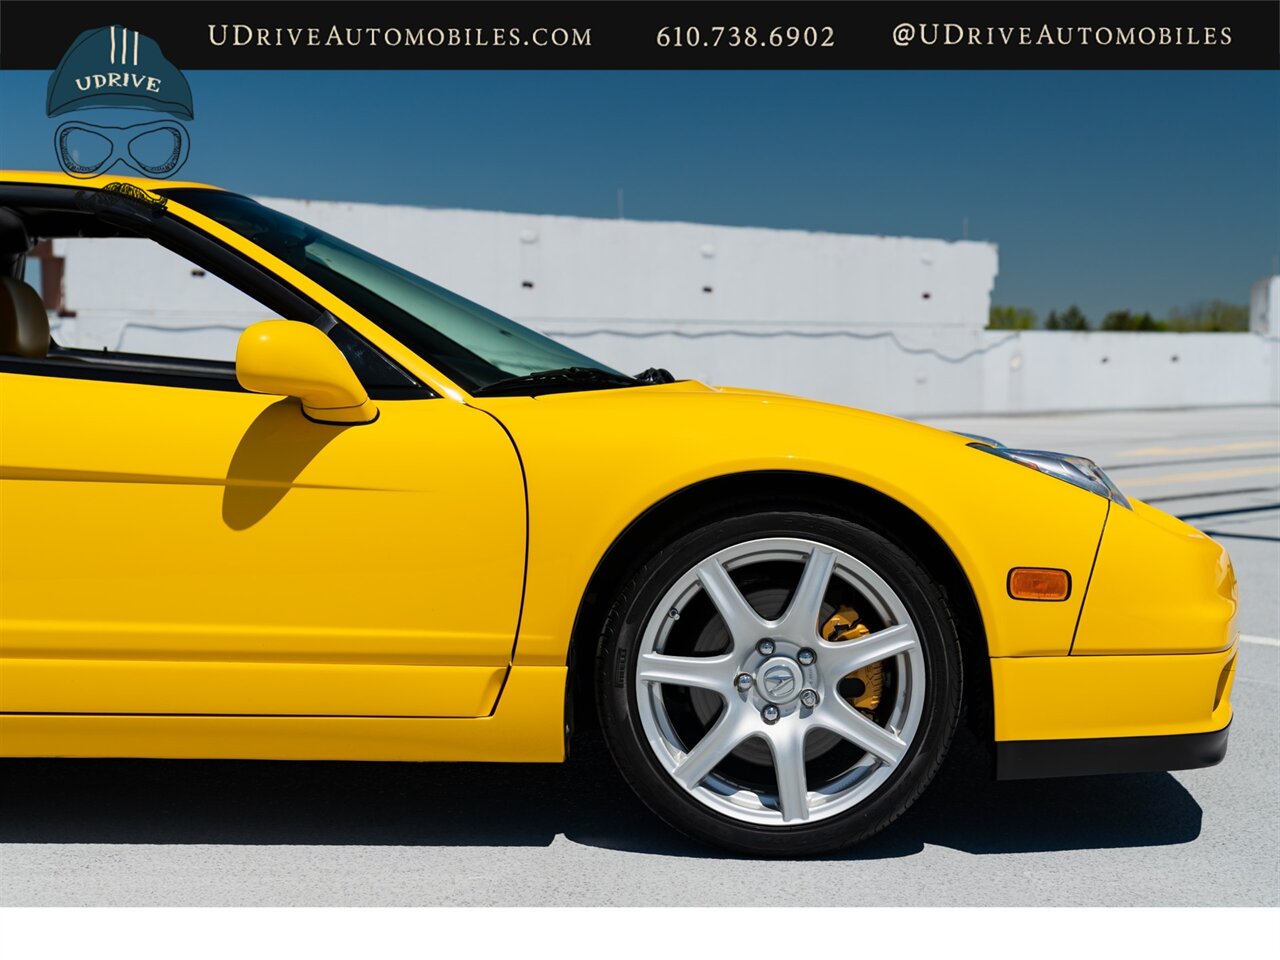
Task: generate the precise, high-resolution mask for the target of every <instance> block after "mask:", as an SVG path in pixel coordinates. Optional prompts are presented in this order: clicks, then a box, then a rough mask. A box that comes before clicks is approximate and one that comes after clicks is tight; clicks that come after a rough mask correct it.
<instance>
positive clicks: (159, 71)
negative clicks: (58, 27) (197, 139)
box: [45, 25, 195, 178]
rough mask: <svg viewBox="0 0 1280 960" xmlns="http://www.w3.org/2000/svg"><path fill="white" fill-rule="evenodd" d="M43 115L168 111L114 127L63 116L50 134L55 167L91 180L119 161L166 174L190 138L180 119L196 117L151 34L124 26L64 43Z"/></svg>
mask: <svg viewBox="0 0 1280 960" xmlns="http://www.w3.org/2000/svg"><path fill="white" fill-rule="evenodd" d="M45 107H46V113H47V114H48V116H49V117H57V116H62V115H63V114H67V113H73V112H79V111H82V110H93V111H94V113H93V114H91V115H92V116H93V117H94V118H95V119H99V118H106V119H116V117H117V115H116V113H115V111H116V110H143V111H149V112H151V113H154V114H161V115H166V116H165V118H163V119H155V120H151V121H148V122H145V123H138V124H132V125H125V126H113V125H108V124H106V123H88V122H86V121H83V120H80V119H74V120H67V121H65V122H64V123H62V124H61V125H60V126H59V127H58V129H57V131H56V132H55V133H54V151H55V153H56V154H57V158H58V164H59V166H61V167H62V169H63V170H64V171H66V172H67V173H69V174H71V176H73V177H95V176H99V175H101V174H104V173H107V172H108V171H109V170H110V169H111V168H112V167H114V166H116V165H117V164H123V165H125V166H127V167H131V168H132V169H133V170H135V171H137V172H138V173H141V174H143V175H144V176H148V177H157V178H166V177H171V176H173V174H174V173H176V172H177V171H178V169H179V168H180V167H181V166H182V165H183V164H184V163H186V161H187V156H188V154H189V152H190V144H191V139H190V135H189V134H188V133H187V130H186V127H184V126H183V124H182V123H181V122H180V121H181V120H194V119H195V111H194V109H193V108H192V102H191V86H190V84H188V83H187V78H186V77H184V76H183V75H182V72H181V71H180V70H179V69H178V68H177V67H175V66H174V65H173V64H171V63H170V62H169V61H168V60H166V59H165V57H164V54H162V53H161V52H160V46H159V45H158V44H157V43H156V42H155V41H154V40H152V39H151V38H150V37H147V36H144V35H142V34H140V33H139V32H138V31H137V30H130V29H129V28H127V27H122V26H118V25H115V26H109V27H97V28H95V29H93V30H86V31H84V32H83V33H82V34H80V36H78V37H76V39H75V41H74V42H73V43H72V44H71V46H70V47H68V48H67V52H66V53H65V54H63V55H62V60H61V61H60V62H59V63H58V66H57V69H55V70H54V72H53V75H52V76H51V77H50V78H49V88H48V93H47V97H46V104H45Z"/></svg>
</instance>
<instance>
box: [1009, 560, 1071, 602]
mask: <svg viewBox="0 0 1280 960" xmlns="http://www.w3.org/2000/svg"><path fill="white" fill-rule="evenodd" d="M1009 596H1011V597H1013V599H1015V600H1065V599H1067V597H1069V596H1071V574H1069V573H1067V571H1065V570H1057V569H1054V568H1052V567H1014V568H1013V569H1012V570H1010V571H1009Z"/></svg>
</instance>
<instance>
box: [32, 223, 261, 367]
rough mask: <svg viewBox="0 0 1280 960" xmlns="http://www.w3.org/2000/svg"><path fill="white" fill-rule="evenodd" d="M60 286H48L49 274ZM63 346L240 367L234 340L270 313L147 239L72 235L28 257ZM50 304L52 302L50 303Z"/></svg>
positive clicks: (34, 281)
mask: <svg viewBox="0 0 1280 960" xmlns="http://www.w3.org/2000/svg"><path fill="white" fill-rule="evenodd" d="M51 274H52V275H53V277H56V278H57V279H59V280H60V281H61V282H60V283H58V284H51V283H49V282H48V280H49V279H52V277H50V275H51ZM27 282H28V283H30V284H31V285H32V286H33V287H35V288H36V289H37V290H40V291H42V296H43V297H44V300H45V307H46V309H48V310H49V326H50V333H51V334H52V336H53V340H54V342H55V343H56V344H57V345H58V347H59V348H61V349H63V350H70V351H76V352H79V351H93V352H95V353H107V354H111V353H123V354H132V355H135V356H136V355H142V356H154V357H173V358H179V359H185V360H205V361H220V362H223V363H233V362H234V361H235V353H236V342H237V341H238V339H239V337H240V333H241V331H243V330H244V328H245V327H247V326H249V325H250V324H251V323H255V322H257V321H259V320H267V319H271V318H272V314H271V312H270V311H269V310H267V309H266V308H265V307H263V306H262V305H261V304H259V303H258V302H257V301H256V300H254V299H253V298H252V297H249V296H247V295H245V294H244V293H241V292H240V291H239V290H237V289H236V288H235V287H233V286H231V284H229V283H226V282H225V281H223V280H221V279H219V278H218V277H216V276H214V275H213V274H211V273H207V272H206V271H204V270H203V269H201V268H200V267H197V266H195V265H194V264H192V263H191V262H190V261H189V260H186V259H185V258H183V257H181V256H179V255H178V254H176V253H173V252H172V251H170V250H167V249H166V248H164V247H162V246H160V245H159V244H157V243H152V242H151V241H149V240H145V239H142V238H135V237H110V238H98V237H69V238H65V239H56V240H53V241H45V242H42V243H41V244H39V245H38V246H37V247H36V249H35V250H33V251H32V252H31V254H30V255H28V257H27ZM51 301H53V302H51Z"/></svg>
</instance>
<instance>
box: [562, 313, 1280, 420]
mask: <svg viewBox="0 0 1280 960" xmlns="http://www.w3.org/2000/svg"><path fill="white" fill-rule="evenodd" d="M548 332H550V333H552V334H553V335H559V337H560V338H561V339H563V340H564V341H565V342H566V343H568V344H570V345H571V346H573V347H574V348H575V349H578V350H582V351H583V352H584V353H587V354H588V355H590V356H594V357H597V358H598V359H600V360H604V361H605V362H607V363H610V364H611V365H613V366H621V368H622V369H625V370H630V371H636V370H639V369H641V368H643V367H645V366H650V365H653V366H667V367H669V368H670V369H671V370H672V372H673V373H675V374H676V375H677V376H685V377H694V378H696V379H699V380H705V381H707V382H709V383H717V384H730V385H735V386H750V387H759V388H763V389H771V390H779V391H782V392H784V393H793V394H798V395H800V396H807V397H814V398H816V399H820V400H828V401H832V402H836V403H844V404H848V405H851V406H857V407H868V408H871V409H874V410H881V411H886V412H889V413H896V414H901V415H906V416H924V415H934V416H942V415H949V414H973V413H1032V412H1052V411H1062V410H1098V409H1125V408H1130V409H1154V408H1177V407H1200V406H1235V405H1249V404H1276V403H1280V338H1271V339H1268V338H1264V337H1260V336H1257V335H1255V334H1249V333H1068V332H1065V331H1046V330H1030V331H1019V332H1009V331H999V330H982V331H957V332H955V333H952V334H951V335H945V334H942V333H940V332H937V331H934V332H931V333H929V334H928V335H914V336H913V335H911V334H910V333H899V332H897V331H882V332H875V333H873V332H870V331H831V330H819V329H811V330H796V331H788V332H785V333H782V334H779V335H771V336H758V335H757V336H753V335H752V332H751V331H744V330H733V329H724V328H721V329H719V330H713V329H703V330H697V329H689V328H684V329H680V330H667V331H660V330H654V331H650V332H649V333H646V334H644V335H641V336H637V335H636V334H635V332H634V331H629V332H628V334H629V335H624V334H618V333H613V334H592V335H589V336H576V335H573V332H572V331H565V330H548ZM566 332H567V333H568V334H569V335H567V336H566V335H565V334H566Z"/></svg>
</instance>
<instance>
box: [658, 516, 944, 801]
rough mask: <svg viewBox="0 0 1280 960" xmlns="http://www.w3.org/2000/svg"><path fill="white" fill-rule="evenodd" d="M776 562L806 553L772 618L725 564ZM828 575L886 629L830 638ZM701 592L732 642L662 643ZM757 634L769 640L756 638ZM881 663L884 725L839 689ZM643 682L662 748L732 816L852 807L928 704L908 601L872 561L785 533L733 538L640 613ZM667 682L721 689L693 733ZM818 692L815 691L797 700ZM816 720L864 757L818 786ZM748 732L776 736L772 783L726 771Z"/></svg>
mask: <svg viewBox="0 0 1280 960" xmlns="http://www.w3.org/2000/svg"><path fill="white" fill-rule="evenodd" d="M778 561H787V562H790V563H793V564H802V565H803V567H802V572H801V573H800V577H799V580H798V582H797V583H796V585H795V588H794V591H793V592H792V594H791V599H790V602H789V603H788V604H787V606H786V609H785V610H783V612H782V613H781V614H780V615H779V616H778V617H777V618H776V619H773V620H766V619H764V618H763V617H761V616H760V614H759V613H757V612H756V609H755V608H754V607H753V606H752V605H751V603H749V602H748V601H747V599H746V598H745V597H744V596H743V595H742V592H740V591H739V589H738V586H737V585H736V584H735V583H734V580H733V578H732V577H731V576H730V573H731V572H733V573H739V572H741V571H746V570H747V569H748V568H750V567H751V566H753V565H756V564H774V563H776V562H778ZM762 569H763V568H762ZM833 581H838V583H837V586H839V587H842V588H844V589H852V590H853V591H855V592H856V594H857V595H858V596H859V597H860V598H861V600H862V602H863V603H864V604H868V605H870V607H871V608H873V609H874V611H875V614H876V618H877V619H878V621H879V622H881V623H882V624H883V625H884V626H883V627H882V629H879V630H876V631H874V632H872V633H870V634H868V635H866V636H863V637H860V638H857V639H852V640H841V641H834V642H833V641H828V640H825V639H823V638H822V636H821V634H820V633H819V629H820V621H821V619H822V617H823V612H824V606H823V603H824V598H825V597H826V596H827V594H828V591H829V588H831V587H832V584H833ZM703 594H705V596H706V598H707V599H708V600H709V601H710V603H711V604H712V605H713V607H714V610H715V612H716V613H718V614H719V617H720V618H721V619H722V620H723V623H724V627H725V628H726V630H727V635H728V650H727V652H722V653H719V654H717V655H714V656H675V655H668V654H667V653H665V652H664V650H665V649H666V644H667V641H668V639H669V638H670V636H671V632H672V629H673V627H674V625H675V624H677V623H678V622H679V619H680V616H681V614H682V613H683V612H684V611H686V610H687V609H688V608H689V605H690V603H691V602H692V601H694V600H695V599H696V598H697V597H699V595H703ZM762 640H767V641H771V645H770V644H769V643H766V644H763V645H762V644H761V641H762ZM762 647H763V649H764V650H766V651H768V653H767V654H766V653H762V652H761V648H762ZM802 650H812V651H813V652H814V654H815V656H814V657H813V663H812V664H809V665H805V664H802V663H801V662H800V658H799V654H800V652H801V651H802ZM803 659H806V660H807V659H809V657H808V656H807V655H806V656H805V657H804V658H803ZM881 661H886V662H889V663H891V664H892V665H893V676H894V682H893V684H892V696H891V697H890V698H889V700H890V701H891V702H890V703H888V704H887V705H886V709H885V711H884V713H883V723H878V722H876V721H875V720H872V719H870V718H869V717H867V716H864V715H863V714H862V713H860V712H859V711H858V710H857V709H855V708H854V707H853V705H852V704H850V703H849V701H848V700H846V699H845V697H844V696H842V695H841V693H840V692H839V690H838V687H839V685H840V682H841V681H842V680H843V679H844V678H845V677H847V676H848V675H849V674H851V673H853V672H854V671H855V670H859V669H861V668H863V667H867V666H869V665H870V664H873V663H879V662H881ZM744 674H746V675H748V676H750V677H751V678H752V683H751V684H750V685H749V686H745V687H744V686H743V685H742V682H741V681H740V677H741V676H742V675H744ZM635 686H636V689H635V692H636V701H637V703H638V705H639V714H640V719H641V722H642V724H643V727H644V732H645V737H646V739H647V740H648V743H649V746H650V748H651V749H652V750H653V753H654V756H655V757H656V758H657V759H658V761H659V762H660V763H661V764H662V766H663V767H664V768H665V769H666V771H667V773H668V774H670V776H671V777H672V779H673V780H675V782H676V783H678V784H679V785H680V786H681V787H683V788H684V789H685V790H686V791H687V792H688V793H689V794H690V795H691V796H692V797H694V798H695V799H697V800H698V801H699V802H700V803H703V804H705V805H706V806H708V807H710V808H711V809H713V810H716V811H719V812H720V813H723V814H726V815H727V816H729V817H732V818H733V819H735V820H739V821H743V822H747V823H754V824H766V825H774V826H779V825H783V824H788V825H790V824H799V823H804V822H806V821H815V820H822V819H825V818H827V817H831V816H835V815H836V814H838V813H841V812H843V811H845V810H848V809H850V808H852V807H854V806H856V805H857V804H858V803H860V802H861V801H863V800H864V799H866V798H867V797H868V796H870V795H871V794H872V793H874V792H875V791H876V789H877V788H878V787H880V785H881V784H883V783H884V782H885V781H886V780H887V779H888V778H889V777H890V776H891V775H892V774H893V771H894V770H895V769H896V768H897V767H898V765H899V764H900V763H901V762H902V760H903V759H904V758H905V756H906V754H907V751H908V750H909V748H910V746H911V743H912V740H913V739H914V737H915V734H916V731H917V728H918V727H919V724H920V717H921V714H922V712H923V709H924V688H925V669H924V653H923V650H922V649H921V645H920V638H919V634H918V632H917V629H916V626H915V624H914V622H913V621H912V619H911V617H910V615H909V614H908V612H907V609H906V606H905V604H904V603H903V602H902V600H901V598H900V597H899V596H898V594H897V593H896V592H895V591H894V590H893V588H892V587H890V586H889V584H888V583H886V582H885V580H884V579H883V578H882V577H880V576H879V575H878V574H877V573H876V572H875V571H874V570H872V569H871V568H870V567H868V566H867V565H866V564H865V563H863V562H862V561H860V560H858V559H857V558H855V557H853V556H850V555H849V554H848V553H845V552H844V551H842V550H838V549H836V548H834V547H830V546H827V545H826V544H821V543H816V542H814V541H811V540H805V539H801V538H796V537H777V538H769V539H761V540H752V541H748V542H744V543H740V544H735V545H734V546H731V547H727V548H725V549H723V550H720V551H718V552H717V553H715V554H713V555H712V556H710V557H707V558H706V559H704V560H703V561H701V562H700V563H698V564H696V565H695V566H694V567H693V568H691V569H690V570H688V571H686V572H685V573H684V574H683V575H682V576H681V577H680V578H679V579H678V580H676V582H675V583H674V584H673V585H672V586H671V588H670V589H669V590H668V591H667V592H666V594H665V595H664V596H663V597H662V599H661V600H660V601H659V602H658V604H657V605H656V606H655V607H654V613H653V614H652V615H651V616H650V619H649V621H648V622H647V623H646V624H645V627H644V631H643V633H642V635H641V640H640V650H639V656H638V662H637V666H636V677H635ZM672 687H675V688H679V687H684V688H690V689H693V690H704V691H708V692H710V693H712V694H715V695H716V696H718V697H719V698H720V699H721V700H723V703H724V706H723V708H722V709H721V710H720V712H719V714H718V715H717V716H716V718H715V720H714V722H713V723H712V724H711V726H710V728H709V729H707V730H705V732H703V733H702V734H701V736H700V737H698V738H696V739H695V740H694V742H691V743H686V742H685V738H684V737H682V735H681V734H680V733H679V732H677V724H676V723H675V722H674V720H673V717H672V715H671V712H670V710H669V709H668V703H667V697H666V695H665V692H664V690H665V689H666V688H672ZM806 692H810V693H811V694H815V695H816V701H817V702H816V704H815V705H814V706H813V707H812V708H810V707H807V706H805V705H804V702H803V701H802V694H805V693H806ZM810 699H814V697H812V696H810V697H804V698H803V700H810ZM818 731H827V732H829V733H830V734H834V735H835V737H836V738H837V740H836V742H839V741H849V742H850V743H852V744H853V745H854V747H856V748H857V750H859V751H862V754H861V757H860V759H858V760H857V761H856V762H854V763H853V764H852V765H851V766H849V767H848V768H846V769H843V770H840V771H838V772H837V773H835V774H834V775H832V776H829V777H828V778H826V779H825V780H823V781H822V782H818V783H810V782H809V778H808V774H807V772H806V754H805V742H806V739H807V738H808V736H809V735H810V734H811V733H816V732H818ZM753 738H757V739H759V740H762V741H764V743H765V744H767V746H768V754H769V756H770V757H771V758H772V762H773V768H774V779H775V780H776V784H777V787H776V792H773V791H770V790H762V789H760V788H759V786H758V785H750V784H746V783H743V782H740V781H739V780H737V779H735V778H734V777H733V776H732V775H730V774H727V773H726V772H724V771H722V770H720V769H719V768H720V767H721V766H722V765H724V762H725V760H726V759H727V758H729V757H730V755H731V754H733V752H734V751H735V750H738V749H739V748H740V747H742V745H743V744H745V743H747V742H748V741H750V740H752V739H753Z"/></svg>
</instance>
